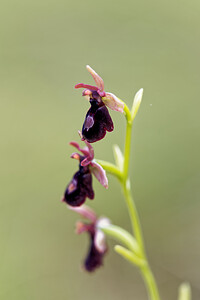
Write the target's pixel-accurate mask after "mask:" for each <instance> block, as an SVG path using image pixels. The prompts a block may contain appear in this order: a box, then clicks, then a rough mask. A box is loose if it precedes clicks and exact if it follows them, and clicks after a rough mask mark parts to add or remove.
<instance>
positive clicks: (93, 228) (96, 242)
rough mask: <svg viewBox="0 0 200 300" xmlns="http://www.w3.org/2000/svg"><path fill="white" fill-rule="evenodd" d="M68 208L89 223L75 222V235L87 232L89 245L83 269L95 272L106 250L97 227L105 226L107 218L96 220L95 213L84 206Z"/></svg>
mask: <svg viewBox="0 0 200 300" xmlns="http://www.w3.org/2000/svg"><path fill="white" fill-rule="evenodd" d="M69 208H70V209H72V210H73V211H75V212H77V213H78V214H80V215H81V216H82V217H83V218H85V219H87V220H88V221H89V223H83V222H77V224H76V233H78V234H80V233H82V232H87V233H88V234H89V237H90V245H89V251H88V253H87V256H86V259H85V261H84V269H85V270H86V271H88V272H92V271H95V270H96V268H98V267H100V266H101V265H102V264H103V257H104V255H105V253H106V252H107V250H108V248H107V244H106V239H105V235H104V233H103V232H102V231H101V230H99V229H98V228H97V227H98V225H99V224H100V223H106V224H107V223H110V221H109V220H108V219H107V218H97V216H96V214H95V212H94V211H93V210H91V209H90V208H89V207H87V206H86V205H82V206H81V207H69Z"/></svg>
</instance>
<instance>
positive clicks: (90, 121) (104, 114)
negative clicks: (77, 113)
mask: <svg viewBox="0 0 200 300" xmlns="http://www.w3.org/2000/svg"><path fill="white" fill-rule="evenodd" d="M91 97H92V98H90V104H91V107H90V109H89V110H88V112H87V114H86V117H85V121H84V124H83V128H82V135H83V138H84V139H85V140H87V141H88V142H89V143H93V142H96V141H99V140H101V139H103V138H104V136H105V134H106V130H107V131H109V132H111V131H113V129H114V125H113V122H112V119H111V117H110V115H109V112H108V109H107V108H106V106H105V104H104V103H103V101H102V100H101V97H100V96H99V95H98V93H97V92H96V91H93V92H92V94H91Z"/></svg>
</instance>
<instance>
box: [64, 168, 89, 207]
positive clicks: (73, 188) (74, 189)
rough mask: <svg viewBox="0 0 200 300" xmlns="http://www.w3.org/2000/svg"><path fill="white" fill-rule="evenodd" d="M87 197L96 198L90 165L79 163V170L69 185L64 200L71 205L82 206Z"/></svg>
mask: <svg viewBox="0 0 200 300" xmlns="http://www.w3.org/2000/svg"><path fill="white" fill-rule="evenodd" d="M86 197H88V198H89V199H94V191H93V188H92V175H91V173H90V170H89V167H88V166H86V167H82V166H81V165H79V171H78V172H76V173H75V174H74V176H73V178H72V180H71V181H70V183H69V184H68V186H67V189H66V191H65V195H64V201H65V202H66V203H67V204H69V205H71V206H80V205H82V204H83V203H84V202H85V200H86Z"/></svg>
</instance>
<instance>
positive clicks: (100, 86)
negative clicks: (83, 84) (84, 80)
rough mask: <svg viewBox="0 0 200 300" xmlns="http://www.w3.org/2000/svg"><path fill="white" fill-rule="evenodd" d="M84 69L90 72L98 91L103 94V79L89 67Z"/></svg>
mask: <svg viewBox="0 0 200 300" xmlns="http://www.w3.org/2000/svg"><path fill="white" fill-rule="evenodd" d="M86 68H87V70H88V71H89V72H90V74H91V75H92V77H93V79H94V81H95V83H96V85H97V87H98V89H99V90H100V92H103V91H104V82H103V79H102V78H101V77H100V76H99V75H98V74H97V73H96V72H95V71H94V70H93V69H92V68H91V67H90V66H89V65H87V66H86ZM100 96H101V95H100Z"/></svg>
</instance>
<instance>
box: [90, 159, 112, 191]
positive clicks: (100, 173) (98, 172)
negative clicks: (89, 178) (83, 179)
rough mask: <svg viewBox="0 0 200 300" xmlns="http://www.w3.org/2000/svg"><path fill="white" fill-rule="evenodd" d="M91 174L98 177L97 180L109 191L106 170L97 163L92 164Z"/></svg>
mask: <svg viewBox="0 0 200 300" xmlns="http://www.w3.org/2000/svg"><path fill="white" fill-rule="evenodd" d="M90 166H91V168H90V169H91V172H92V174H93V175H94V176H95V177H96V179H97V180H98V181H99V182H100V183H101V184H102V185H103V186H104V187H105V188H106V189H107V188H108V178H107V176H106V172H105V170H104V169H103V168H102V167H101V166H100V165H99V164H98V163H96V162H95V161H92V162H91V163H90Z"/></svg>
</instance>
